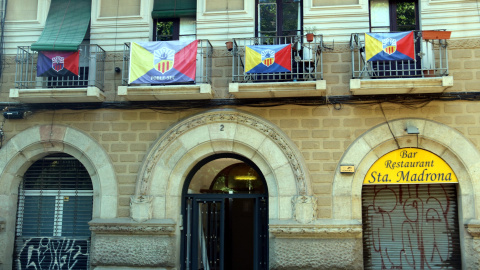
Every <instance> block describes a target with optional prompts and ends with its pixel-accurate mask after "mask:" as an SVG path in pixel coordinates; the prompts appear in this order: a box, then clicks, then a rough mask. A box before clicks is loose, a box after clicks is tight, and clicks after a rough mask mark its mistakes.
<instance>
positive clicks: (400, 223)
mask: <svg viewBox="0 0 480 270" xmlns="http://www.w3.org/2000/svg"><path fill="white" fill-rule="evenodd" d="M362 203H363V209H362V211H363V244H364V248H363V250H364V268H365V269H461V253H460V240H459V234H458V229H459V228H458V213H457V198H456V186H455V185H454V184H442V185H439V184H438V185H437V184H435V185H433V184H432V185H373V186H364V187H363V194H362Z"/></svg>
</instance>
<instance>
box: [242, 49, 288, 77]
mask: <svg viewBox="0 0 480 270" xmlns="http://www.w3.org/2000/svg"><path fill="white" fill-rule="evenodd" d="M291 71H292V45H291V44H283V45H254V46H246V48H245V73H277V72H291Z"/></svg>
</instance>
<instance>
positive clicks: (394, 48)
mask: <svg viewBox="0 0 480 270" xmlns="http://www.w3.org/2000/svg"><path fill="white" fill-rule="evenodd" d="M365 54H366V58H367V61H395V60H414V59H415V46H414V42H413V31H409V32H398V33H365Z"/></svg>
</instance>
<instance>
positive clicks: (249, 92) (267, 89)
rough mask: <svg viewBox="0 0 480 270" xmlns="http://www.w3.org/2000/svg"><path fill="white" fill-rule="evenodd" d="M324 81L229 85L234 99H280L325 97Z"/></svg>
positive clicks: (229, 90)
mask: <svg viewBox="0 0 480 270" xmlns="http://www.w3.org/2000/svg"><path fill="white" fill-rule="evenodd" d="M326 89H327V84H326V81H325V80H319V81H306V82H271V83H230V86H229V88H228V92H229V93H230V94H232V95H234V96H235V98H275V97H278V98H281V97H315V96H317V97H318V96H325V92H326Z"/></svg>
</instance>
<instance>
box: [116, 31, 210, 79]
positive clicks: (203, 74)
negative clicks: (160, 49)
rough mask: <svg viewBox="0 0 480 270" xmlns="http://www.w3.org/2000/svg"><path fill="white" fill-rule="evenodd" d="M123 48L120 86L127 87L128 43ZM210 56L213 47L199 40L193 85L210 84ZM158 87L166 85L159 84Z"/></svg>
mask: <svg viewBox="0 0 480 270" xmlns="http://www.w3.org/2000/svg"><path fill="white" fill-rule="evenodd" d="M123 48H124V49H123V69H122V85H129V83H128V78H129V69H130V42H127V43H125V44H124V46H123ZM212 55H213V46H212V44H211V43H210V41H208V40H206V39H199V40H198V46H197V67H196V74H195V82H194V83H195V84H211V83H212V81H211V77H212ZM152 65H153V64H152ZM152 68H153V66H152ZM172 84H176V83H172ZM177 84H178V83H177ZM181 84H185V83H181ZM160 85H166V84H160ZM169 85H171V84H169Z"/></svg>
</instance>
